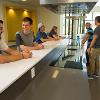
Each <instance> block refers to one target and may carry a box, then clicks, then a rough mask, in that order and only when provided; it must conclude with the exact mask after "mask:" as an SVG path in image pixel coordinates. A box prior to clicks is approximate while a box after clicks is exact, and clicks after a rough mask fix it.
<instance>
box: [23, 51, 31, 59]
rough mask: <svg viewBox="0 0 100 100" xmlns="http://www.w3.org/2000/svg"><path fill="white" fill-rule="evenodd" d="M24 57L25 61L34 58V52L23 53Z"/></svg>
mask: <svg viewBox="0 0 100 100" xmlns="http://www.w3.org/2000/svg"><path fill="white" fill-rule="evenodd" d="M22 55H23V58H24V59H28V58H31V57H32V52H29V51H22Z"/></svg>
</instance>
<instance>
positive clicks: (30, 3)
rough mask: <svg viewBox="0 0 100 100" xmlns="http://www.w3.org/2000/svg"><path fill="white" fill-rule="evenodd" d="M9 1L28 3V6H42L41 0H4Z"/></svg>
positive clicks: (19, 3)
mask: <svg viewBox="0 0 100 100" xmlns="http://www.w3.org/2000/svg"><path fill="white" fill-rule="evenodd" d="M3 1H5V3H6V2H9V3H14V4H18V5H26V6H28V7H30V6H31V7H37V6H40V3H39V0H27V1H21V0H3Z"/></svg>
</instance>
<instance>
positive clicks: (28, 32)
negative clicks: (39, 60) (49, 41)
mask: <svg viewBox="0 0 100 100" xmlns="http://www.w3.org/2000/svg"><path fill="white" fill-rule="evenodd" d="M32 25H33V20H32V19H31V18H29V17H25V18H24V19H23V21H22V30H21V31H19V32H16V44H17V47H18V49H19V50H22V51H23V50H39V49H43V45H42V44H36V42H35V36H34V32H33V31H32Z"/></svg>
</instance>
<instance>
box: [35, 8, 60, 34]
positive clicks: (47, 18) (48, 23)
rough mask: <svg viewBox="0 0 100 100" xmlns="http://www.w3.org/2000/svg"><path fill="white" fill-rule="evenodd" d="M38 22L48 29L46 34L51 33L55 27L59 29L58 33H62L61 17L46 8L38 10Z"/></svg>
mask: <svg viewBox="0 0 100 100" xmlns="http://www.w3.org/2000/svg"><path fill="white" fill-rule="evenodd" d="M37 18H38V20H37V22H38V23H40V22H43V23H44V25H45V27H46V32H49V31H50V30H51V28H52V27H53V26H54V25H55V26H57V27H58V33H60V15H58V14H55V13H53V12H51V11H50V10H48V9H46V8H44V7H38V8H37Z"/></svg>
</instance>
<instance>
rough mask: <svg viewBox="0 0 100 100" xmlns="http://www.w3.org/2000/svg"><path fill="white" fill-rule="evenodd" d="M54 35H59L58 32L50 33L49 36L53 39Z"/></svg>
mask: <svg viewBox="0 0 100 100" xmlns="http://www.w3.org/2000/svg"><path fill="white" fill-rule="evenodd" d="M53 35H57V33H56V32H50V33H49V36H50V37H52V38H54V37H53Z"/></svg>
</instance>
